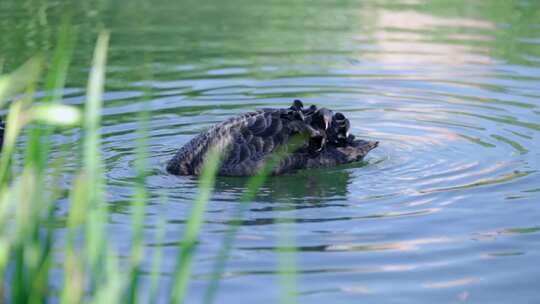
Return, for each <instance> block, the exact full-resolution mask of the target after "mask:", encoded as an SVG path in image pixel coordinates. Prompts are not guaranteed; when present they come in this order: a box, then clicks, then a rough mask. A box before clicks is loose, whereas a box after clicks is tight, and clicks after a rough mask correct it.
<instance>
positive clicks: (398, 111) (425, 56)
mask: <svg viewBox="0 0 540 304" xmlns="http://www.w3.org/2000/svg"><path fill="white" fill-rule="evenodd" d="M25 2H28V3H29V4H28V3H27V4H28V5H25V4H24V3H25ZM65 2H68V1H65ZM82 3H86V2H84V1H83V2H82ZM82 3H81V7H78V8H77V9H76V13H75V15H76V16H77V18H74V21H75V23H76V24H77V25H78V26H79V34H80V35H79V36H80V37H79V41H78V45H77V50H76V53H75V58H74V63H73V67H72V69H71V71H70V79H69V80H68V89H67V90H66V94H65V101H66V102H67V103H70V104H75V105H82V103H83V102H84V94H85V81H86V75H87V73H88V66H89V62H90V56H91V51H92V48H93V45H94V39H95V37H96V33H97V31H98V30H99V28H101V27H105V28H108V29H110V30H111V33H112V37H111V46H110V51H109V64H108V72H107V79H108V80H107V87H106V92H105V96H104V98H105V104H104V106H105V109H104V113H103V125H104V126H103V129H102V136H103V148H102V152H103V157H104V159H105V164H106V178H107V184H108V190H109V192H108V201H109V203H110V205H111V210H112V213H111V219H110V234H109V235H110V237H111V238H112V240H113V245H114V246H115V247H116V248H117V249H118V250H119V251H120V252H121V253H122V252H128V250H129V246H130V241H129V240H130V238H129V237H130V235H131V209H130V206H129V204H128V203H127V202H129V200H130V198H131V196H132V195H133V187H134V177H135V176H136V172H135V169H134V161H135V158H136V156H135V151H136V147H137V139H138V137H139V136H140V133H137V132H136V130H137V129H138V128H139V126H140V124H139V123H138V119H139V118H138V117H139V115H138V113H139V112H141V111H142V110H144V109H146V110H149V111H150V117H151V119H150V121H149V125H150V130H149V149H150V153H151V158H150V160H149V163H150V166H151V168H152V174H151V176H150V177H149V178H148V180H147V183H148V187H149V189H150V192H151V193H150V194H151V197H150V198H149V206H148V208H147V213H146V216H147V217H146V228H145V247H146V248H147V253H149V256H151V254H152V253H153V251H154V250H155V248H156V246H157V245H158V243H157V241H156V239H155V233H156V227H157V223H158V222H159V221H160V220H162V219H165V221H166V229H165V230H166V231H165V236H164V240H163V242H162V243H161V245H162V246H163V249H164V251H163V258H164V260H163V267H162V279H163V284H162V292H166V290H168V284H169V283H170V275H171V274H172V273H173V267H174V265H175V260H176V252H177V251H176V248H177V245H178V243H179V242H180V241H181V237H182V233H183V230H184V224H185V221H186V219H187V218H188V217H189V214H190V207H191V205H192V203H193V199H194V197H195V196H196V194H197V180H196V179H195V178H191V177H176V176H171V175H169V174H167V173H166V172H165V171H164V165H165V163H166V161H167V160H168V159H169V158H170V157H171V156H172V155H173V154H174V153H175V151H176V149H178V148H179V147H180V146H182V145H183V144H184V143H186V142H187V141H188V140H189V139H191V138H192V137H193V136H194V135H195V134H197V133H198V132H200V131H202V130H204V129H205V128H207V127H209V126H211V125H212V124H214V123H217V122H220V121H223V120H224V119H227V118H229V117H231V116H234V115H237V114H240V113H245V112H248V111H252V110H254V109H256V108H261V107H286V106H288V105H289V104H290V103H291V101H292V100H293V99H296V98H300V99H302V100H303V101H304V103H307V104H316V105H317V106H320V107H327V108H331V109H334V110H336V111H340V112H343V113H345V114H346V115H347V117H348V118H349V119H350V121H351V124H352V133H354V134H356V135H357V136H358V137H360V138H364V139H370V140H378V141H380V146H379V148H377V149H376V150H374V151H372V152H371V153H370V154H369V155H368V157H367V158H366V159H365V162H363V163H362V164H356V165H350V166H343V167H336V168H332V169H324V170H309V171H302V172H299V173H297V174H293V175H287V176H280V177H272V178H270V180H269V181H268V182H267V183H265V184H264V185H263V187H262V188H261V189H260V191H259V193H258V194H257V197H256V199H255V200H254V201H253V202H252V203H251V205H250V206H249V208H248V210H247V212H246V213H245V214H244V216H243V218H242V220H243V222H242V225H241V227H240V228H239V230H238V234H237V238H236V242H235V244H234V246H233V249H232V251H231V257H230V260H229V262H228V263H227V267H226V272H225V276H224V277H223V279H222V282H221V287H220V290H219V293H218V297H217V303H272V302H277V300H278V295H279V293H280V292H281V291H280V285H279V284H278V280H279V275H278V272H277V269H278V266H277V263H278V260H277V256H278V255H277V253H276V249H277V248H276V247H277V246H279V241H278V239H279V236H280V234H282V233H284V232H283V229H281V228H280V227H279V226H280V224H278V223H277V221H287V222H289V223H290V224H288V225H287V230H288V231H289V233H291V235H292V236H293V238H294V243H295V244H296V246H298V248H297V250H298V251H297V252H296V255H295V259H296V262H297V265H296V267H297V271H298V275H297V279H298V286H297V290H298V297H299V301H300V302H302V303H359V302H362V303H418V302H428V303H434V302H442V303H450V302H452V303H454V302H471V303H481V302H482V303H497V302H498V303H539V302H540V291H539V289H538V284H539V282H540V268H539V267H538V264H537V263H538V261H540V173H539V172H538V170H540V163H539V160H540V152H539V151H540V2H538V1H504V2H503V1H465V0H459V1H425V2H424V1H420V0H400V1H360V0H343V1H335V2H330V1H307V0H299V1H285V0H281V1H278V0H276V1H250V0H233V1H200V2H198V1H172V0H171V1H159V4H158V3H150V1H148V2H144V1H125V0H115V1H109V2H99V1H98V2H96V3H99V4H96V3H94V2H88V3H87V4H82ZM61 14H62V1H59V2H58V1H57V2H52V1H21V2H19V1H7V2H4V1H2V4H0V17H2V18H0V30H1V31H2V33H3V34H2V36H1V37H0V42H1V44H2V45H1V46H0V58H3V60H4V68H5V69H8V70H9V69H11V68H14V67H15V66H17V65H19V64H20V63H21V62H23V61H24V60H26V59H28V58H29V57H30V56H31V55H32V54H34V53H35V52H37V51H48V50H50V48H51V47H52V46H53V45H54V39H53V38H54V37H55V30H54V29H55V28H56V26H57V25H58V24H59V22H60V21H59V20H60V16H61ZM4 33H5V35H4ZM60 136H61V135H60ZM78 140H79V136H77V135H73V134H67V135H65V136H63V138H62V139H59V142H61V143H62V144H65V145H72V144H73V143H75V142H76V141H78ZM59 146H60V145H59ZM74 167H75V165H74ZM245 182H246V179H243V178H218V180H217V184H216V190H215V194H214V195H213V197H212V200H211V201H210V203H209V205H208V209H209V210H208V212H207V214H206V222H205V225H204V228H203V231H202V234H201V236H200V243H199V245H198V247H197V253H196V260H195V263H194V265H193V266H194V267H193V269H194V278H193V281H192V284H191V285H190V289H189V299H188V301H187V303H198V302H200V299H201V297H202V294H203V293H204V290H205V288H206V285H207V282H208V276H209V274H210V272H211V269H212V265H213V263H214V261H215V259H216V255H217V252H218V250H219V248H220V247H221V242H222V240H223V237H224V234H225V231H227V229H228V228H229V227H230V225H232V224H234V223H235V221H231V214H233V213H234V212H235V210H237V208H238V206H239V204H240V203H239V197H240V196H241V195H242V193H243V192H244V190H245ZM68 187H69V182H68V183H67V184H66V189H67V188H68ZM163 196H165V197H167V199H165V200H164V199H162V197H163ZM65 208H67V203H66V202H61V203H60V205H59V210H60V212H62V210H63V209H65ZM62 229H63V228H58V233H62ZM150 265H151V260H150V258H149V259H148V260H146V261H145V270H149V269H150Z"/></svg>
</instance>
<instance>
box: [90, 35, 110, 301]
mask: <svg viewBox="0 0 540 304" xmlns="http://www.w3.org/2000/svg"><path fill="white" fill-rule="evenodd" d="M108 43H109V33H108V32H101V33H100V34H99V36H98V39H97V43H96V47H95V50H94V58H93V62H92V68H91V70H90V77H89V80H88V88H87V99H86V105H85V113H84V131H85V138H84V143H83V144H84V148H83V161H84V163H83V173H84V174H85V175H86V176H87V180H88V187H89V190H88V197H87V199H88V211H89V212H88V215H87V216H88V218H87V226H86V231H85V232H86V252H85V255H86V257H87V263H88V267H89V273H90V274H91V279H90V287H89V288H90V290H91V292H95V293H98V292H100V291H99V288H100V286H106V285H107V284H109V283H110V282H108V280H105V278H106V270H105V269H103V265H105V264H108V263H109V262H110V261H108V259H107V257H108V256H107V253H108V249H107V243H106V240H107V238H106V228H107V227H106V226H107V218H108V210H107V207H106V206H105V205H104V204H103V196H104V195H103V191H104V189H103V188H104V185H103V184H104V182H103V176H102V174H101V171H102V163H101V158H100V154H99V144H100V135H99V127H100V125H101V109H102V106H103V98H102V96H103V90H104V84H105V69H106V62H107V49H108ZM115 286H117V285H115Z"/></svg>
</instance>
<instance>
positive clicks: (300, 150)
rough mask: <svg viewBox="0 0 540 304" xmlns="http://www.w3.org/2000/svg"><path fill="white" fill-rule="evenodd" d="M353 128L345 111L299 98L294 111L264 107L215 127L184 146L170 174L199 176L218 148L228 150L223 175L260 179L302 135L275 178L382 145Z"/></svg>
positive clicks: (355, 158)
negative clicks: (262, 171)
mask: <svg viewBox="0 0 540 304" xmlns="http://www.w3.org/2000/svg"><path fill="white" fill-rule="evenodd" d="M349 127H350V124H349V120H348V119H347V118H346V117H345V116H344V115H343V114H342V113H333V112H332V111H331V110H329V109H326V108H317V107H316V106H314V105H312V106H311V107H309V108H304V105H303V104H302V102H301V101H300V100H295V101H294V102H293V105H292V106H291V107H289V108H285V109H273V108H272V109H261V110H258V111H256V112H251V113H246V114H243V115H240V116H237V117H233V118H230V119H228V120H226V121H224V122H222V123H219V124H217V125H214V126H213V127H211V128H210V129H208V130H207V131H206V132H203V133H201V134H199V135H198V136H196V137H195V138H193V139H192V140H191V141H189V142H188V143H187V144H186V145H184V146H183V147H182V148H181V149H180V150H179V151H178V152H177V153H176V155H175V156H174V157H173V158H172V159H171V160H170V161H169V162H168V164H167V171H168V172H169V173H171V174H176V175H199V174H200V173H201V170H202V167H203V164H204V160H205V157H206V154H207V152H209V151H210V149H211V148H212V147H216V148H218V149H221V150H223V154H222V159H221V166H220V168H219V171H218V174H219V175H223V176H250V175H255V174H257V172H258V171H259V170H260V169H261V168H262V167H263V165H264V163H265V161H267V158H268V157H269V156H270V155H272V154H274V153H276V152H277V151H279V149H280V148H282V147H284V146H286V145H288V144H289V143H290V141H291V139H292V138H293V137H294V136H295V135H300V136H302V137H300V138H301V140H302V142H301V145H299V146H298V147H297V148H296V149H294V150H293V151H292V152H289V153H288V154H287V155H285V156H284V157H283V158H282V159H281V160H280V161H279V162H278V163H277V165H276V166H275V167H274V168H273V170H272V174H273V175H279V174H284V173H291V172H294V171H296V170H300V169H307V168H318V167H331V166H335V165H339V164H346V163H351V162H355V161H360V160H362V159H363V158H364V156H366V154H367V153H368V152H369V151H371V150H372V149H374V148H376V147H377V145H378V144H379V142H377V141H365V140H359V139H355V137H354V136H353V135H351V134H349Z"/></svg>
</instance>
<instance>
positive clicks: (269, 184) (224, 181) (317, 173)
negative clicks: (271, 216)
mask: <svg viewBox="0 0 540 304" xmlns="http://www.w3.org/2000/svg"><path fill="white" fill-rule="evenodd" d="M364 165H365V163H357V164H353V165H348V166H339V167H335V168H324V169H310V170H302V171H299V172H296V173H294V174H288V175H280V176H271V177H269V178H268V180H267V181H266V182H265V183H264V185H263V186H262V187H261V189H259V191H258V193H257V195H256V197H255V201H257V202H292V203H295V202H298V203H306V202H309V203H325V202H331V201H340V200H343V199H345V198H346V197H347V194H348V193H349V189H348V186H349V185H350V184H351V179H352V172H353V170H362V169H361V168H358V167H361V166H364ZM355 167H356V168H357V169H353V168H355ZM247 181H248V178H247V177H218V178H217V179H216V185H215V192H216V194H217V195H218V196H219V195H220V194H233V195H234V196H236V195H238V196H239V195H241V194H242V193H243V192H244V191H245V190H246V188H245V186H246V183H247Z"/></svg>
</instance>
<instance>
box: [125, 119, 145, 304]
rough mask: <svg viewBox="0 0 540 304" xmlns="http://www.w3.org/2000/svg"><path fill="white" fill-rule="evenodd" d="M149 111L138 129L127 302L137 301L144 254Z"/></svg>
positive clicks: (140, 120)
mask: <svg viewBox="0 0 540 304" xmlns="http://www.w3.org/2000/svg"><path fill="white" fill-rule="evenodd" d="M148 116H149V115H148V111H147V110H146V109H143V110H142V111H141V115H140V118H139V123H140V124H141V128H140V129H139V131H138V135H139V136H138V143H137V148H136V156H137V158H136V164H135V166H136V169H137V176H136V179H135V196H134V197H133V199H132V206H133V208H132V209H133V215H132V225H131V228H132V229H133V233H132V244H131V258H130V275H129V276H130V278H129V279H130V283H129V287H128V290H127V300H126V303H137V302H138V301H137V289H138V286H139V279H140V272H141V262H142V259H143V256H144V247H143V245H144V244H143V240H142V235H143V228H144V218H145V209H146V200H147V199H148V194H147V191H146V169H147V167H148V165H147V162H146V161H147V159H148V150H147V146H148V119H149V117H148Z"/></svg>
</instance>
